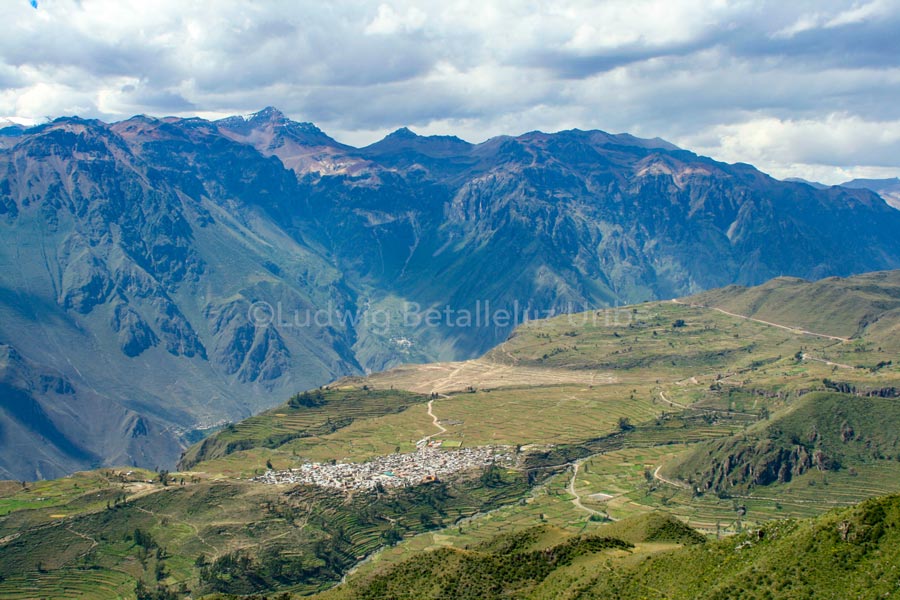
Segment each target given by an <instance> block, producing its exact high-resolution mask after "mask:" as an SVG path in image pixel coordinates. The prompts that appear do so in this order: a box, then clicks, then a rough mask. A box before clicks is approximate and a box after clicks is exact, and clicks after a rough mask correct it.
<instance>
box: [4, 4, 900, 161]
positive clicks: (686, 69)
mask: <svg viewBox="0 0 900 600" xmlns="http://www.w3.org/2000/svg"><path fill="white" fill-rule="evenodd" d="M0 18H2V19H3V22H4V23H5V24H6V27H5V31H4V36H3V37H2V38H0V115H2V116H18V117H20V118H23V117H24V118H32V119H35V118H36V119H41V118H43V117H44V116H58V115H62V114H80V115H82V116H86V117H99V118H104V119H107V120H115V119H120V118H127V117H128V116H131V115H132V114H136V113H148V114H182V115H193V114H203V115H209V116H215V115H224V114H234V113H246V112H250V111H253V110H257V109H259V108H260V107H262V106H266V105H275V106H278V107H279V108H281V109H282V110H284V111H285V112H286V113H287V114H289V115H290V116H292V117H294V118H297V119H301V120H311V121H314V122H316V123H317V124H318V125H320V126H321V127H323V128H324V129H325V130H326V131H328V132H329V133H331V134H332V135H334V136H336V137H338V138H339V139H342V140H345V141H348V142H351V143H356V144H365V143H369V142H371V141H374V140H375V139H377V138H378V137H380V136H381V135H383V134H384V133H386V132H388V131H391V130H393V129H396V128H397V127H399V126H402V125H411V126H413V127H414V128H415V129H416V130H417V131H421V132H423V133H454V134H458V135H461V136H462V137H465V138H467V139H470V140H472V141H481V140H483V139H485V138H486V137H488V136H491V135H497V134H501V133H509V134H516V133H521V132H524V131H528V130H533V129H545V130H557V129H563V128H570V127H580V128H600V129H605V130H608V131H614V132H622V131H628V132H631V133H635V134H637V135H645V136H651V137H652V136H660V137H664V138H667V139H670V140H672V141H675V142H676V143H679V144H682V145H685V146H687V147H690V148H692V149H694V150H698V151H701V152H704V153H707V154H710V155H712V156H714V157H716V158H720V159H724V160H733V161H737V160H742V161H746V162H754V163H756V164H759V165H760V166H762V167H764V168H766V169H769V170H771V171H772V172H773V173H781V172H788V171H789V172H791V174H798V173H795V172H794V171H796V170H797V169H807V173H816V174H819V175H822V174H823V173H824V174H825V175H826V176H827V175H828V173H831V172H833V173H840V172H841V171H840V170H841V169H843V170H844V171H843V172H847V170H848V169H849V170H852V169H857V170H859V169H874V170H878V169H891V168H895V167H896V168H898V170H900V153H898V152H896V150H897V146H896V141H895V140H896V134H897V132H898V131H900V105H898V103H897V102H896V98H897V97H898V96H900V36H897V35H896V32H897V31H898V30H900V0H870V1H864V2H852V1H842V0H796V1H795V2H790V3H785V2H775V1H772V0H764V1H762V2H742V1H737V0H735V1H730V0H729V1H726V0H715V1H712V2H710V1H703V0H606V1H603V2H595V1H592V0H565V1H561V2H556V3H523V2H518V1H516V0H496V1H493V2H484V1H483V0H477V1H476V0H453V1H449V0H448V1H446V2H441V3H438V2H428V3H422V2H415V1H412V0H390V1H387V2H384V1H382V2H379V1H375V2H366V1H356V0H345V1H340V0H339V1H336V2H330V3H314V2H294V1H289V0H272V1H269V2H265V3H248V2H243V1H241V0H218V1H217V2H206V3H203V2H192V3H184V2H180V1H176V0H158V1H156V2H153V3H147V2H137V1H136V0H135V1H131V2H127V1H113V0H79V1H76V0H45V1H42V2H41V4H40V9H39V10H34V9H33V8H31V7H30V6H29V4H28V3H25V2H21V3H11V2H6V3H0ZM829 169H830V171H829ZM801 175H802V174H801Z"/></svg>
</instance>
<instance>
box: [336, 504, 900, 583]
mask: <svg viewBox="0 0 900 600" xmlns="http://www.w3.org/2000/svg"><path fill="white" fill-rule="evenodd" d="M660 532H663V533H662V534H661V533H660ZM666 534H668V535H666ZM548 538H549V539H550V540H552V541H548ZM665 542H668V544H665ZM898 568H900V496H888V497H883V498H878V499H873V500H868V501H866V502H864V503H862V504H860V505H858V506H855V507H852V508H849V509H841V510H836V511H832V512H830V513H827V514H825V515H823V516H821V517H818V518H815V519H807V520H801V521H775V522H772V523H770V524H769V525H766V526H764V527H762V528H760V529H756V530H753V531H748V532H746V533H743V534H741V535H737V536H732V537H729V538H726V539H723V540H719V541H715V540H713V541H708V542H706V543H704V539H703V537H702V536H699V535H698V534H697V533H696V532H694V531H692V530H690V528H686V527H685V526H684V525H683V524H681V523H680V522H679V521H677V520H673V519H671V518H669V519H666V518H664V517H654V518H652V519H646V518H640V517H635V518H632V519H629V520H626V521H621V522H619V523H614V524H610V525H604V526H603V527H601V528H600V529H599V530H598V532H597V533H595V534H593V535H589V536H586V535H571V536H566V535H565V534H564V533H561V532H559V531H551V530H548V529H547V528H546V527H537V528H533V529H526V530H524V531H521V532H518V533H515V534H503V535H499V536H497V537H496V538H495V539H493V540H490V541H489V542H485V543H482V544H480V545H477V546H473V547H471V548H466V549H453V548H443V549H439V550H435V551H432V552H425V553H421V554H419V555H416V556H414V557H412V558H411V559H409V560H407V561H404V562H402V563H400V564H398V565H396V566H394V567H393V568H391V569H389V570H387V571H386V572H384V573H380V574H378V575H376V576H373V577H369V578H366V579H361V580H359V581H355V582H354V583H353V585H350V586H344V587H342V588H338V589H336V590H334V591H332V592H329V593H326V594H323V595H322V596H321V597H322V598H323V600H325V599H326V598H327V599H331V600H336V599H338V598H341V599H344V600H356V599H359V600H362V599H375V598H447V597H452V598H498V599H499V598H521V599H537V598H543V599H547V598H558V599H563V598H565V599H594V598H596V599H600V598H620V599H623V600H627V599H632V598H634V599H641V598H648V597H652V598H672V599H679V598H684V599H694V598H708V599H714V598H715V599H725V598H785V599H787V598H791V599H795V598H811V599H812V598H816V599H818V598H888V597H895V596H896V594H897V593H898V580H897V577H896V572H897V570H898Z"/></svg>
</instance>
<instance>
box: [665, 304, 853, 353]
mask: <svg viewBox="0 0 900 600" xmlns="http://www.w3.org/2000/svg"><path fill="white" fill-rule="evenodd" d="M672 302H673V303H674V304H681V305H682V306H690V307H691V308H706V309H709V310H715V311H718V312H720V313H722V314H723V315H728V316H729V317H736V318H738V319H745V320H747V321H753V322H754V323H761V324H763V325H769V326H771V327H778V328H779V329H784V330H786V331H790V332H792V333H802V334H804V335H811V336H815V337H820V338H825V339H827V340H837V341H839V342H849V341H850V338H844V337H839V336H836V335H828V334H827V333H816V332H815V331H809V330H807V329H802V328H800V327H793V326H790V325H781V324H780V323H773V322H771V321H764V320H762V319H756V318H754V317H748V316H746V315H739V314H737V313H733V312H729V311H727V310H724V309H721V308H717V307H715V306H704V305H702V304H690V303H688V302H682V301H681V300H678V299H677V298H672Z"/></svg>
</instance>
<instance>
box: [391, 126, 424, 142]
mask: <svg viewBox="0 0 900 600" xmlns="http://www.w3.org/2000/svg"><path fill="white" fill-rule="evenodd" d="M417 137H419V135H418V134H417V133H415V132H414V131H412V130H411V129H410V128H409V127H401V128H400V129H398V130H397V131H394V132H393V133H390V134H388V135H387V136H386V137H385V138H384V139H386V140H414V139H416V138H417Z"/></svg>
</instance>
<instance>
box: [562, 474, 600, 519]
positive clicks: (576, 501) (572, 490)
mask: <svg viewBox="0 0 900 600" xmlns="http://www.w3.org/2000/svg"><path fill="white" fill-rule="evenodd" d="M580 466H581V462H580V461H577V460H576V461H575V462H573V463H572V479H570V480H569V493H570V494H572V504H574V505H575V508H577V509H579V510H583V511H584V512H587V513H590V514H592V515H601V516H603V517H606V518H609V515H607V514H606V513H604V512H601V511H599V510H594V509H593V508H588V507H587V506H585V505H584V504H582V503H581V496H579V495H578V492H577V491H575V478H576V477H578V468H579V467H580Z"/></svg>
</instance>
